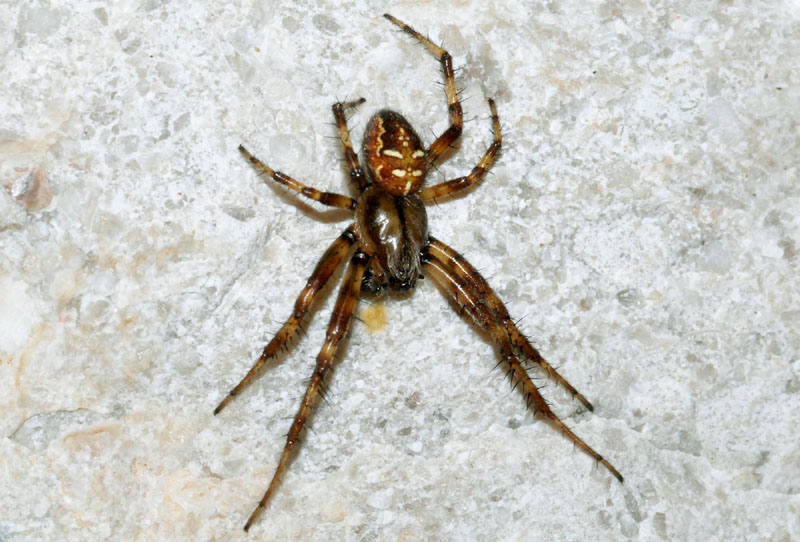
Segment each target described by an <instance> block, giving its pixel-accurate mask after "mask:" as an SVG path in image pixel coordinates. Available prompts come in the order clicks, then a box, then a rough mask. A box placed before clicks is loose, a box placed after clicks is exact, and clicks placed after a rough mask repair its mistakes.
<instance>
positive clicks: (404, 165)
mask: <svg viewBox="0 0 800 542" xmlns="http://www.w3.org/2000/svg"><path fill="white" fill-rule="evenodd" d="M384 17H385V18H386V19H388V20H389V21H391V22H392V23H394V24H395V25H396V26H398V27H400V29H402V30H403V31H404V32H405V33H406V34H409V35H411V36H413V37H414V38H415V39H416V40H417V41H419V42H420V43H421V44H422V45H424V46H425V47H426V48H427V49H428V50H429V51H430V52H431V53H433V55H434V56H436V58H437V59H438V60H439V63H440V64H441V68H442V72H443V73H444V88H445V94H446V97H447V109H448V113H449V120H450V126H449V127H448V128H447V129H446V130H445V131H444V132H443V133H442V134H441V135H440V136H439V137H437V138H436V140H435V141H434V142H433V143H432V144H431V145H430V146H429V147H427V148H426V147H425V146H424V145H423V143H422V141H421V140H420V138H419V136H418V135H417V133H416V132H415V131H414V128H412V127H411V124H409V122H408V121H407V120H406V119H405V118H404V117H403V116H402V115H400V114H399V113H395V112H394V111H390V110H387V109H383V110H380V111H378V112H377V113H375V115H374V116H373V117H372V118H371V119H370V120H369V122H368V124H367V127H366V131H365V134H364V139H363V147H362V156H363V161H364V164H365V166H366V168H362V167H361V163H360V162H359V158H358V155H357V154H356V152H355V151H354V150H353V144H352V141H351V139H350V131H349V129H348V127H347V119H346V117H345V111H346V110H348V109H351V108H354V107H356V106H358V105H360V104H362V103H364V101H365V100H364V98H359V99H358V100H354V101H350V102H340V103H336V104H334V105H333V115H334V118H335V119H336V127H337V129H338V134H339V138H340V139H341V142H342V146H343V147H344V154H345V159H346V163H347V167H348V169H349V172H350V179H351V181H352V182H353V184H355V187H356V188H357V189H358V193H359V196H358V197H357V198H355V199H354V198H351V197H349V196H345V195H342V194H336V193H333V192H322V191H320V190H317V189H316V188H312V187H310V186H306V185H304V184H303V183H301V182H299V181H297V180H295V179H293V178H291V177H289V176H288V175H285V174H284V173H281V172H280V171H276V170H273V169H272V168H271V167H269V166H268V165H267V164H265V163H263V162H262V161H261V160H259V159H258V158H256V157H255V156H253V155H252V154H251V153H250V151H248V150H247V149H245V148H244V146H241V145H240V146H239V150H240V151H241V153H242V154H243V155H244V156H245V158H246V159H247V160H248V161H249V162H250V163H251V164H252V165H253V166H254V167H255V168H257V169H258V170H260V172H261V173H262V174H265V175H267V176H269V177H270V178H272V179H273V180H274V181H276V182H278V183H280V184H282V185H284V186H286V187H288V188H290V189H292V190H295V191H297V192H299V193H300V194H302V195H303V196H305V197H307V198H310V199H311V200H314V201H317V202H319V203H321V204H323V205H327V206H330V207H336V208H340V209H349V210H350V211H352V212H353V213H354V215H355V220H354V222H353V223H352V224H351V225H350V226H348V227H347V229H345V230H344V231H343V232H342V234H341V235H340V236H339V237H338V238H337V239H336V240H335V241H334V242H333V243H332V244H331V245H330V246H329V247H328V249H327V250H326V251H325V254H323V256H322V258H321V259H320V260H319V262H318V263H317V266H316V268H315V269H314V272H313V273H312V274H311V277H310V278H309V279H308V281H307V283H306V286H305V288H303V290H302V292H301V293H300V295H299V297H298V298H297V300H296V301H295V304H294V310H293V311H292V314H291V316H290V317H289V319H288V320H287V321H286V322H285V323H284V324H283V327H281V329H280V330H279V331H278V333H277V334H276V335H275V337H273V338H272V340H271V341H270V342H269V343H268V344H267V346H266V347H265V348H264V350H263V352H262V353H261V356H259V358H258V360H257V361H256V362H255V364H254V365H253V367H252V368H251V369H250V370H249V371H248V372H247V374H246V375H245V376H244V378H242V380H241V381H240V382H239V383H238V384H237V385H236V387H234V388H233V389H232V390H231V391H230V392H229V393H228V395H227V396H225V398H224V399H223V400H222V402H221V403H220V404H219V406H217V408H216V409H215V410H214V414H215V415H216V414H219V412H220V411H221V410H222V409H223V408H224V407H225V406H226V405H227V404H228V403H229V402H230V401H231V400H232V399H233V398H234V397H236V396H237V395H239V393H241V391H242V390H243V389H244V388H246V387H247V386H248V385H249V384H250V383H251V382H252V381H253V380H254V379H255V378H256V376H257V374H258V373H259V370H260V369H261V368H262V366H263V365H264V363H266V362H267V360H269V359H271V358H273V357H274V356H275V355H276V354H277V353H278V352H279V351H280V350H281V349H282V348H284V347H286V346H287V344H288V343H289V341H290V340H291V339H292V338H293V337H295V335H296V334H297V332H298V329H299V328H300V325H301V322H302V321H303V319H304V317H305V316H306V314H308V312H309V310H310V308H311V305H312V303H313V302H314V299H315V298H316V297H317V295H318V294H319V292H320V290H321V289H322V288H323V287H324V286H325V284H326V283H327V282H328V281H329V279H330V278H331V276H333V274H334V273H335V272H336V270H337V269H338V268H339V267H340V266H341V265H342V263H343V262H344V261H345V260H346V259H347V257H348V255H350V254H352V255H351V256H350V265H349V266H348V268H347V272H346V274H345V277H344V281H343V284H342V286H341V288H340V290H339V294H338V297H337V298H336V303H335V305H334V308H333V313H332V315H331V319H330V323H329V324H328V329H327V333H326V335H325V342H324V344H323V345H322V349H321V350H320V352H319V355H318V356H317V359H316V368H315V369H314V373H313V374H312V375H311V380H310V381H309V383H308V387H307V389H306V393H305V396H304V397H303V400H302V402H301V403H300V408H299V410H298V411H297V413H296V414H295V417H294V421H293V422H292V426H291V428H290V429H289V433H288V435H287V437H286V444H285V446H284V448H283V452H282V453H281V456H280V460H279V461H278V466H277V468H276V469H275V473H274V475H273V476H272V480H271V481H270V484H269V486H268V487H267V490H266V492H265V493H264V496H263V497H262V498H261V501H260V502H259V503H258V505H257V506H256V508H255V510H254V511H253V513H252V514H251V515H250V518H249V519H248V520H247V523H246V524H245V526H244V530H245V531H247V530H249V529H250V527H251V526H252V525H253V522H254V521H255V520H256V518H257V517H258V515H259V513H261V511H262V510H263V509H264V508H265V507H266V505H267V502H268V501H269V500H270V497H271V496H272V494H273V493H274V492H275V489H276V487H277V485H278V483H279V480H280V478H281V474H282V473H283V472H284V470H285V469H286V468H287V465H288V463H289V460H290V458H291V456H292V452H293V451H294V450H295V449H296V447H297V444H298V442H299V439H300V434H301V432H302V431H303V429H304V427H305V426H306V422H307V420H308V418H309V415H310V414H311V410H312V407H313V406H314V403H315V401H316V399H317V396H318V395H320V391H321V387H322V386H323V383H324V381H325V378H326V376H328V374H329V373H330V372H331V363H332V361H333V358H334V355H335V353H336V349H337V347H338V346H339V343H340V341H341V340H342V338H343V337H344V335H345V333H346V331H347V329H348V325H349V323H350V319H351V318H352V316H353V312H354V311H355V307H356V303H357V302H358V299H359V296H360V294H361V292H362V290H363V291H365V292H368V293H371V294H378V293H380V292H384V291H386V290H391V291H408V290H411V289H412V288H414V285H415V284H416V282H417V280H418V279H420V278H423V275H426V276H429V277H431V278H432V279H433V280H434V281H435V282H436V283H437V285H438V286H439V288H440V289H441V290H442V292H443V293H444V294H445V295H446V296H447V297H448V298H449V300H450V301H451V302H452V303H453V304H454V305H455V306H457V307H459V308H460V309H461V311H462V312H463V313H465V314H467V315H468V316H469V317H470V318H471V319H472V321H473V322H474V323H475V324H476V325H477V326H478V327H479V328H481V329H482V330H484V331H485V332H486V333H487V334H488V335H489V336H490V337H491V339H492V341H493V342H494V343H495V345H496V347H497V348H498V350H499V352H500V357H501V363H504V364H505V366H506V367H507V371H508V375H509V377H510V378H511V380H512V382H514V383H515V384H516V385H519V386H520V388H521V390H522V392H523V394H524V395H525V399H526V402H527V406H528V407H533V409H534V412H535V413H537V412H538V413H539V414H541V415H542V416H543V417H544V418H545V419H547V420H548V421H549V422H550V423H551V424H552V425H554V426H555V427H556V428H558V429H560V430H561V431H562V433H563V434H564V435H565V436H566V437H567V438H568V439H570V440H571V441H572V442H573V443H574V444H575V445H576V446H578V447H579V448H580V449H581V450H583V451H584V452H585V453H586V454H588V455H589V456H591V457H593V458H594V459H595V460H596V461H598V462H600V463H602V464H603V465H604V466H605V467H606V468H607V469H608V470H609V471H610V472H611V474H613V475H614V476H615V477H616V478H617V479H618V480H619V481H620V482H622V480H623V478H622V475H621V474H620V473H619V471H617V469H616V468H614V467H613V466H612V465H611V463H609V462H608V461H607V460H606V459H604V458H603V457H602V456H601V455H600V454H598V453H597V452H595V451H594V450H593V449H592V448H591V447H590V446H589V445H588V444H586V443H585V442H584V441H583V440H581V439H580V438H579V437H578V436H577V435H576V434H575V433H573V432H572V430H571V429H569V427H567V426H566V425H565V424H564V422H562V421H561V419H559V417H558V416H557V415H556V414H555V413H554V412H553V411H552V410H551V409H550V406H549V405H548V403H547V401H545V399H544V398H543V397H542V395H541V394H540V393H539V390H538V389H537V387H536V386H535V385H534V383H533V382H532V381H531V378H530V377H529V376H528V373H527V371H526V369H525V368H524V367H523V365H522V362H521V361H520V358H521V359H522V360H524V361H526V362H533V363H535V364H537V365H538V366H539V367H540V368H541V369H542V370H544V371H545V372H546V373H547V374H548V375H549V376H550V377H551V378H553V379H554V380H555V381H556V382H558V383H559V384H561V385H562V386H564V388H566V389H567V390H568V391H569V392H570V393H571V394H572V395H573V397H575V398H577V399H578V400H579V401H580V402H581V403H583V405H584V406H585V407H586V408H587V409H589V410H594V408H593V407H592V404H591V403H590V402H589V401H587V400H586V398H585V397H584V396H583V395H581V394H580V393H578V391H577V390H576V389H575V388H574V387H572V385H571V384H570V383H569V382H567V381H566V379H564V377H562V376H561V375H560V374H558V372H557V371H556V370H555V369H554V368H553V367H552V366H550V364H548V363H547V361H545V360H544V358H542V356H541V355H540V354H539V352H538V351H537V350H536V349H535V348H534V347H533V346H532V345H531V344H530V342H528V340H527V339H526V338H525V336H524V335H523V334H522V333H521V332H520V330H519V329H518V328H517V326H516V324H515V322H514V321H513V320H512V319H511V317H510V316H509V314H508V311H507V310H506V307H505V305H503V302H502V301H500V298H499V297H498V296H497V294H495V293H494V291H493V290H492V289H491V288H490V287H489V284H488V283H487V282H486V279H484V278H483V277H482V276H481V274H480V273H478V271H477V270H476V269H475V268H474V267H473V266H472V265H470V263H469V262H467V260H465V259H464V257H463V256H461V254H459V253H458V252H456V251H455V250H453V249H452V248H450V247H449V246H447V245H446V244H445V243H443V242H442V241H439V240H438V239H436V238H434V237H433V236H432V235H430V234H429V233H428V226H427V223H428V220H427V213H426V210H425V205H426V204H429V203H433V202H435V201H436V200H438V199H440V198H443V197H445V196H450V195H452V194H456V193H458V192H461V191H463V190H464V189H466V188H468V187H470V186H472V185H474V184H475V183H477V182H479V181H481V180H482V179H483V178H484V177H485V176H486V173H487V172H488V171H489V169H490V168H491V167H492V165H493V164H494V162H495V159H496V158H497V156H498V153H499V152H500V147H501V145H502V137H501V134H500V120H499V117H498V115H497V107H496V105H495V103H494V100H492V99H489V100H488V102H489V108H490V109H491V120H492V132H493V140H492V143H491V144H490V145H489V148H488V149H487V150H486V152H485V153H484V154H483V156H482V157H481V159H480V161H479V162H478V165H476V166H475V167H474V168H473V169H472V171H471V172H470V173H469V174H468V175H466V176H464V177H458V178H455V179H453V180H450V181H446V182H443V183H440V184H435V185H433V186H425V187H423V184H424V181H425V178H426V175H427V173H428V172H429V171H430V169H431V168H432V167H433V166H434V165H435V164H436V163H437V161H439V160H440V159H441V158H442V157H443V155H444V153H445V151H447V149H449V148H450V146H451V145H453V143H454V142H455V141H456V140H457V139H458V138H459V137H460V135H461V131H462V126H463V115H462V110H461V103H460V102H459V100H458V91H457V89H456V82H455V77H454V73H453V63H452V58H451V57H450V54H449V53H448V52H447V51H445V50H444V49H442V48H441V47H439V46H437V45H435V44H434V43H433V42H431V41H430V40H429V39H428V38H426V37H424V36H422V35H421V34H420V33H419V32H417V31H416V30H414V29H413V28H411V27H410V26H408V25H407V24H405V23H403V22H402V21H400V20H398V19H396V18H395V17H393V16H391V15H389V14H384Z"/></svg>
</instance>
